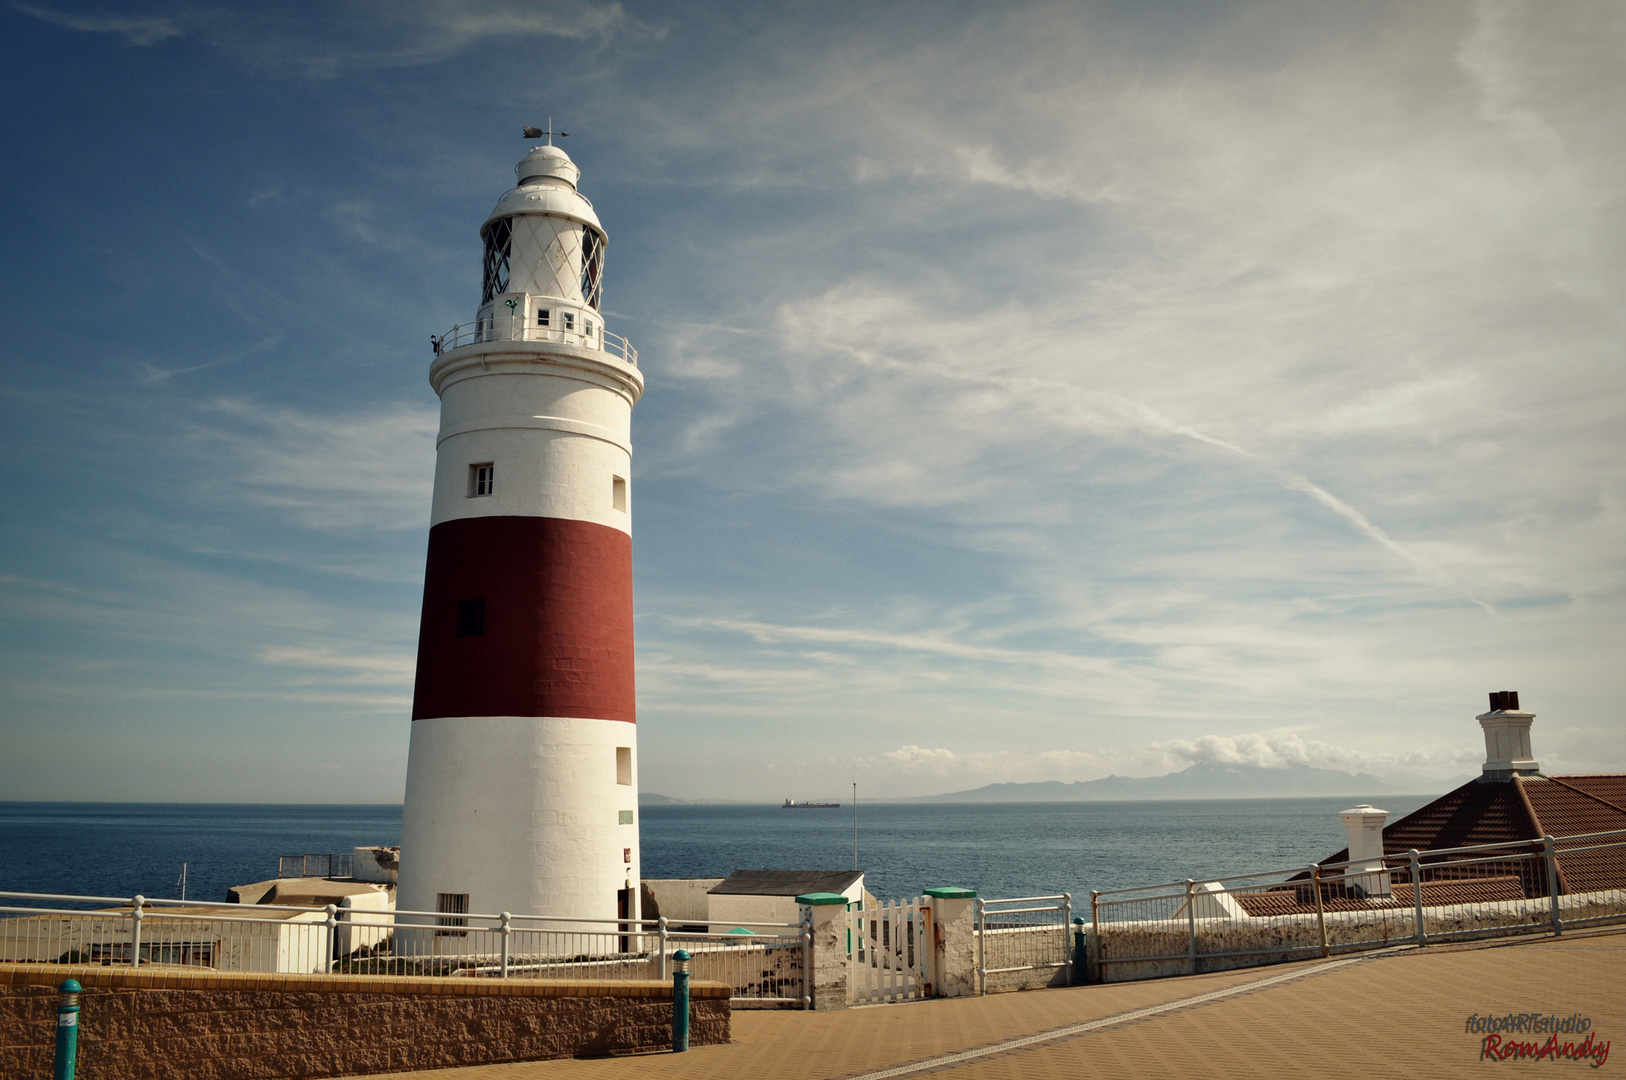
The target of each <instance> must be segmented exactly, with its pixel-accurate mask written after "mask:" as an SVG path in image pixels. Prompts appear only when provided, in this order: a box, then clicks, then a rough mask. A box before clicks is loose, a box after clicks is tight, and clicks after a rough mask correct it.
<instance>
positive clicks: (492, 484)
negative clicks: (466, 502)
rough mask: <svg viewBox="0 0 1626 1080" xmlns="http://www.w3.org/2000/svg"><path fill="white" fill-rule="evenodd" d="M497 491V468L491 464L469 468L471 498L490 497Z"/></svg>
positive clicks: (485, 463)
mask: <svg viewBox="0 0 1626 1080" xmlns="http://www.w3.org/2000/svg"><path fill="white" fill-rule="evenodd" d="M496 490H497V466H495V465H493V464H492V463H491V462H489V461H487V462H483V463H481V464H479V465H470V466H469V498H471V499H474V498H478V497H480V496H482V495H490V494H491V493H492V492H494V491H496Z"/></svg>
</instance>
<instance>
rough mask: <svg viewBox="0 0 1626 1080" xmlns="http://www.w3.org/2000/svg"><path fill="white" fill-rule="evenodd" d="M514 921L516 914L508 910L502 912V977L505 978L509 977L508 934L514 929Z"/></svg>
mask: <svg viewBox="0 0 1626 1080" xmlns="http://www.w3.org/2000/svg"><path fill="white" fill-rule="evenodd" d="M513 921H514V916H512V915H510V914H509V913H508V912H506V911H505V912H503V913H502V977H503V978H504V979H506V978H508V934H509V931H511V930H512V929H513V927H512V926H511V925H510V924H511V923H512V922H513Z"/></svg>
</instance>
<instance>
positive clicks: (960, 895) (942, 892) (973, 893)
mask: <svg viewBox="0 0 1626 1080" xmlns="http://www.w3.org/2000/svg"><path fill="white" fill-rule="evenodd" d="M926 895H927V896H929V897H931V898H932V899H934V900H975V899H976V898H977V890H976V889H927V890H926Z"/></svg>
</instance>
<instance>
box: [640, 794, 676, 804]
mask: <svg viewBox="0 0 1626 1080" xmlns="http://www.w3.org/2000/svg"><path fill="white" fill-rule="evenodd" d="M682 801H683V800H682V799H673V798H669V797H668V796H665V795H657V794H655V793H654V792H653V791H640V792H639V793H638V805H639V806H668V805H671V804H673V803H680V802H682Z"/></svg>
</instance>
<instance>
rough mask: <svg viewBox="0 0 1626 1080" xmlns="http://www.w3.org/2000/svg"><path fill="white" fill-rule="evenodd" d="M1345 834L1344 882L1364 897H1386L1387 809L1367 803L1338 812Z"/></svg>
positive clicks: (1387, 882) (1387, 884)
mask: <svg viewBox="0 0 1626 1080" xmlns="http://www.w3.org/2000/svg"><path fill="white" fill-rule="evenodd" d="M1338 816H1339V817H1340V818H1341V819H1343V822H1344V830H1345V831H1346V832H1348V833H1349V868H1348V869H1346V870H1345V871H1344V884H1345V885H1348V886H1349V887H1350V888H1352V889H1355V890H1357V891H1358V892H1360V893H1361V894H1362V895H1364V896H1388V895H1389V873H1388V871H1387V870H1385V869H1384V867H1383V823H1384V822H1385V821H1388V820H1389V811H1387V810H1378V809H1375V808H1373V807H1372V806H1371V805H1369V804H1367V803H1362V804H1361V805H1359V806H1357V807H1355V808H1354V809H1353V810H1345V811H1342V812H1341V813H1340V814H1339V815H1338Z"/></svg>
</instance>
